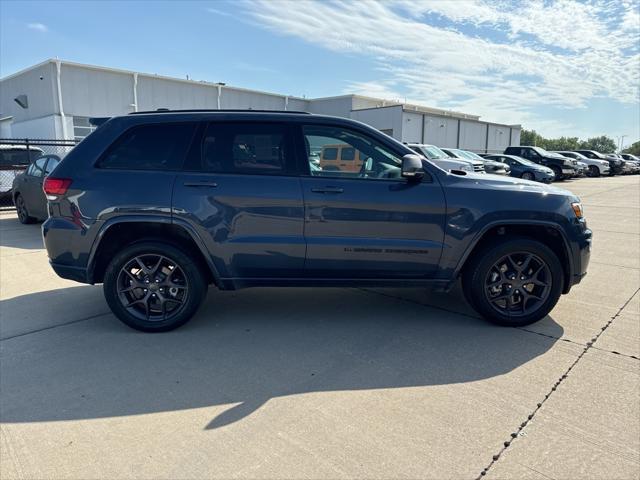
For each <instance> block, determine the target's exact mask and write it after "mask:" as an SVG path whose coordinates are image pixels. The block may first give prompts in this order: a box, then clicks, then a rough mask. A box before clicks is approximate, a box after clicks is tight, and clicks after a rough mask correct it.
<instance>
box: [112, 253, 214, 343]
mask: <svg viewBox="0 0 640 480" xmlns="http://www.w3.org/2000/svg"><path fill="white" fill-rule="evenodd" d="M206 291H207V282H206V276H205V274H204V273H203V271H202V269H201V266H200V265H198V264H197V263H196V261H194V258H193V257H192V256H191V255H190V254H189V253H187V252H186V251H184V250H182V249H181V248H179V247H178V246H175V245H171V244H165V243H160V242H155V241H147V242H139V243H134V244H131V245H129V246H127V247H125V248H124V249H123V250H122V251H121V252H120V253H118V254H117V255H116V256H115V257H114V259H113V260H112V261H111V263H110V264H109V266H108V267H107V270H106V272H105V274H104V295H105V298H106V300H107V303H108V304H109V307H110V308H111V310H112V311H113V313H114V314H115V315H116V316H117V317H118V318H119V319H120V320H121V321H122V322H124V323H125V324H127V325H129V326H130V327H132V328H135V329H137V330H142V331H144V332H165V331H169V330H173V329H174V328H177V327H179V326H181V325H183V324H184V323H186V322H187V321H189V319H191V317H193V315H194V314H195V313H196V311H197V310H198V308H199V306H200V304H201V303H202V300H203V299H204V297H205V294H206Z"/></svg>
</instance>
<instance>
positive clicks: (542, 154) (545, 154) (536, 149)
mask: <svg viewBox="0 0 640 480" xmlns="http://www.w3.org/2000/svg"><path fill="white" fill-rule="evenodd" d="M532 149H533V151H534V152H537V153H538V154H539V155H541V156H543V157H546V156H549V155H551V156H553V154H551V153H549V152H547V151H546V150H545V149H544V148H540V147H532Z"/></svg>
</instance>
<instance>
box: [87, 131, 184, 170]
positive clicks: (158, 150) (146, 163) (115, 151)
mask: <svg viewBox="0 0 640 480" xmlns="http://www.w3.org/2000/svg"><path fill="white" fill-rule="evenodd" d="M194 129H195V124H191V123H177V124H176V123H174V124H167V123H159V124H154V125H144V126H140V127H134V128H132V129H131V130H129V131H127V132H126V133H124V135H122V136H121V137H120V138H119V139H118V140H117V141H116V143H115V144H114V145H113V146H112V147H111V148H110V149H109V150H108V151H107V154H106V155H105V156H104V157H103V158H102V160H101V161H100V163H99V165H98V166H99V167H100V168H118V169H126V170H178V169H180V168H181V167H182V162H183V160H184V157H185V155H186V153H187V150H188V149H189V144H190V143H191V139H192V137H193V133H194Z"/></svg>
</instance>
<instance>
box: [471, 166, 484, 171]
mask: <svg viewBox="0 0 640 480" xmlns="http://www.w3.org/2000/svg"><path fill="white" fill-rule="evenodd" d="M473 171H474V172H484V166H483V165H474V166H473Z"/></svg>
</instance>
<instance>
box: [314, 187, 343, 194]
mask: <svg viewBox="0 0 640 480" xmlns="http://www.w3.org/2000/svg"><path fill="white" fill-rule="evenodd" d="M311 191H312V192H313V193H342V192H344V188H340V187H322V188H312V189H311Z"/></svg>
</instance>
